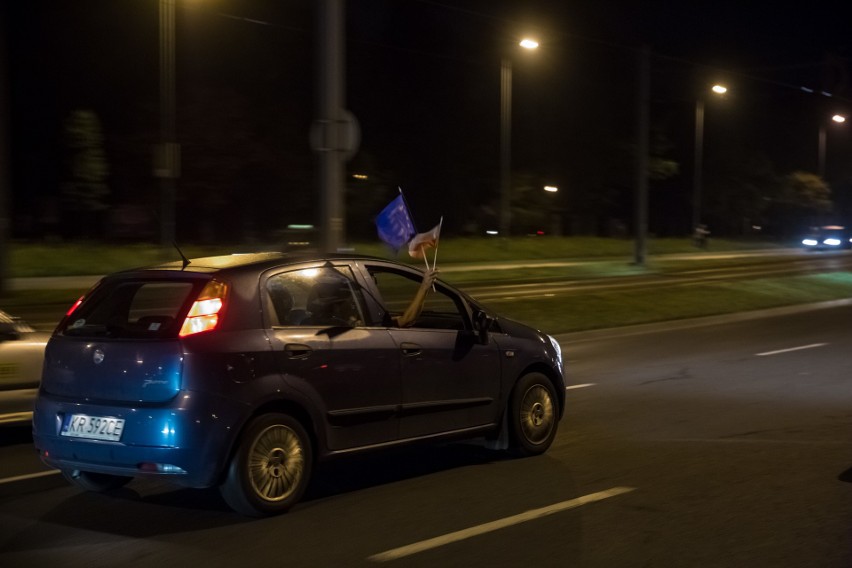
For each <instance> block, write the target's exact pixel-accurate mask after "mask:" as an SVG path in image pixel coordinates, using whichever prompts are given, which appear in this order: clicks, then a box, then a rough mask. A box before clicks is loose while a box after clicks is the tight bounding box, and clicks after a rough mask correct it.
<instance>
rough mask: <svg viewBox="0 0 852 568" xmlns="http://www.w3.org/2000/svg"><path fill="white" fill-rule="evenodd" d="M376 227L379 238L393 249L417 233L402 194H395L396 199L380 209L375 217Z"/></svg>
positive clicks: (397, 248) (396, 248)
mask: <svg viewBox="0 0 852 568" xmlns="http://www.w3.org/2000/svg"><path fill="white" fill-rule="evenodd" d="M376 228H377V229H378V231H379V238H380V239H382V240H383V241H384V242H386V243H387V244H388V245H389V246H390V247H391V248H392V249H393V250H395V251H398V250H399V249H400V248H401V247H402V245H404V244H405V243H407V242H408V241H410V240H411V237H413V236H414V235H415V234H416V233H417V231H416V230H415V229H414V222H413V221H412V220H411V215H410V214H409V213H408V207H406V206H405V200H404V199H403V198H402V194H399V195H397V196H396V199H394V200H393V201H391V202H390V203H388V205H387V207H385V208H384V209H382V212H381V213H379V216H378V217H376Z"/></svg>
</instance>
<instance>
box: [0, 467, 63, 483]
mask: <svg viewBox="0 0 852 568" xmlns="http://www.w3.org/2000/svg"><path fill="white" fill-rule="evenodd" d="M58 473H61V472H60V471H59V470H58V469H52V470H50V471H40V472H38V473H28V474H26V475H16V476H15V477H6V478H3V479H0V485H3V484H4V483H15V482H16V481H26V480H27V479H36V478H38V477H47V476H48V475H57V474H58Z"/></svg>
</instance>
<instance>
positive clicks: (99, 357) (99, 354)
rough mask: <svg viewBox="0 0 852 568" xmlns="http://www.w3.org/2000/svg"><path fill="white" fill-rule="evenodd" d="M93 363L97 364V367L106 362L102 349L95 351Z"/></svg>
mask: <svg viewBox="0 0 852 568" xmlns="http://www.w3.org/2000/svg"><path fill="white" fill-rule="evenodd" d="M92 361H94V362H95V365H100V364H101V363H103V362H104V352H103V351H101V350H100V349H95V354H94V355H92Z"/></svg>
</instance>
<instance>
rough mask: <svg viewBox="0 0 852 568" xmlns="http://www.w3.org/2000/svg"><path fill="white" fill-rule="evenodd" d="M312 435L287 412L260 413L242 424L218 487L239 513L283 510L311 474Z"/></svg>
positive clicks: (299, 494)
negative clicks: (225, 474)
mask: <svg viewBox="0 0 852 568" xmlns="http://www.w3.org/2000/svg"><path fill="white" fill-rule="evenodd" d="M312 460H313V454H312V449H311V440H310V438H309V437H308V433H307V431H305V428H304V427H303V426H302V424H301V423H300V422H299V421H298V420H296V419H295V418H293V417H292V416H289V415H287V414H265V415H263V416H260V417H258V418H255V419H254V420H253V421H252V422H251V423H250V424H249V425H248V427H247V428H246V430H245V433H244V434H243V436H242V438H241V440H240V443H239V446H238V448H237V451H236V453H235V454H234V457H233V458H232V459H231V463H230V465H229V467H228V472H227V476H226V478H225V481H224V482H223V483H222V485H221V486H220V487H219V491H220V493H221V494H222V497H223V498H224V499H225V502H226V503H228V505H229V506H230V507H231V508H232V509H234V510H235V511H237V512H238V513H241V514H243V515H248V516H252V517H262V516H267V515H275V514H279V513H284V512H286V511H287V510H288V509H290V507H292V506H293V505H294V504H296V502H298V501H299V499H300V498H301V497H302V494H303V493H304V492H305V488H306V487H307V485H308V480H309V479H310V476H311V464H312Z"/></svg>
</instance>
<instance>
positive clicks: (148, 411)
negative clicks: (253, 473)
mask: <svg viewBox="0 0 852 568" xmlns="http://www.w3.org/2000/svg"><path fill="white" fill-rule="evenodd" d="M199 398H200V397H198V396H190V394H189V393H182V394H181V395H180V396H178V397H176V399H175V400H174V401H172V402H171V403H170V404H168V405H159V406H157V407H156V408H151V407H130V406H125V405H96V404H78V403H70V402H67V401H63V400H61V399H57V398H53V397H51V396H50V395H45V394H44V393H42V394H41V395H40V396H39V397H38V399H37V401H36V407H35V411H34V413H33V442H34V445H35V447H36V450H37V451H38V453H39V456H40V457H41V459H42V461H44V463H46V464H47V465H49V466H51V467H55V468H57V469H63V470H73V469H79V470H82V471H91V472H96V473H106V474H112V475H123V476H132V477H151V476H156V477H169V481H171V482H174V483H177V484H180V485H184V486H187V487H210V486H212V485H216V484H217V483H218V482H219V476H220V473H221V471H222V468H223V466H224V462H225V460H226V458H227V455H228V451H229V447H230V440H231V432H233V431H234V430H235V428H234V427H233V426H234V423H233V420H228V419H227V418H226V416H227V414H228V413H227V412H221V411H219V412H217V411H214V410H211V406H212V405H209V404H200V403H199V402H200V401H199ZM188 401H192V402H193V404H192V405H189V404H188ZM72 414H84V415H88V416H99V417H111V418H119V419H123V420H124V427H123V431H122V433H121V438H120V439H119V440H118V441H105V440H93V439H87V438H72V437H68V436H63V435H62V427H63V424H64V423H65V421H66V419H67V417H69V416H70V415H72Z"/></svg>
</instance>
